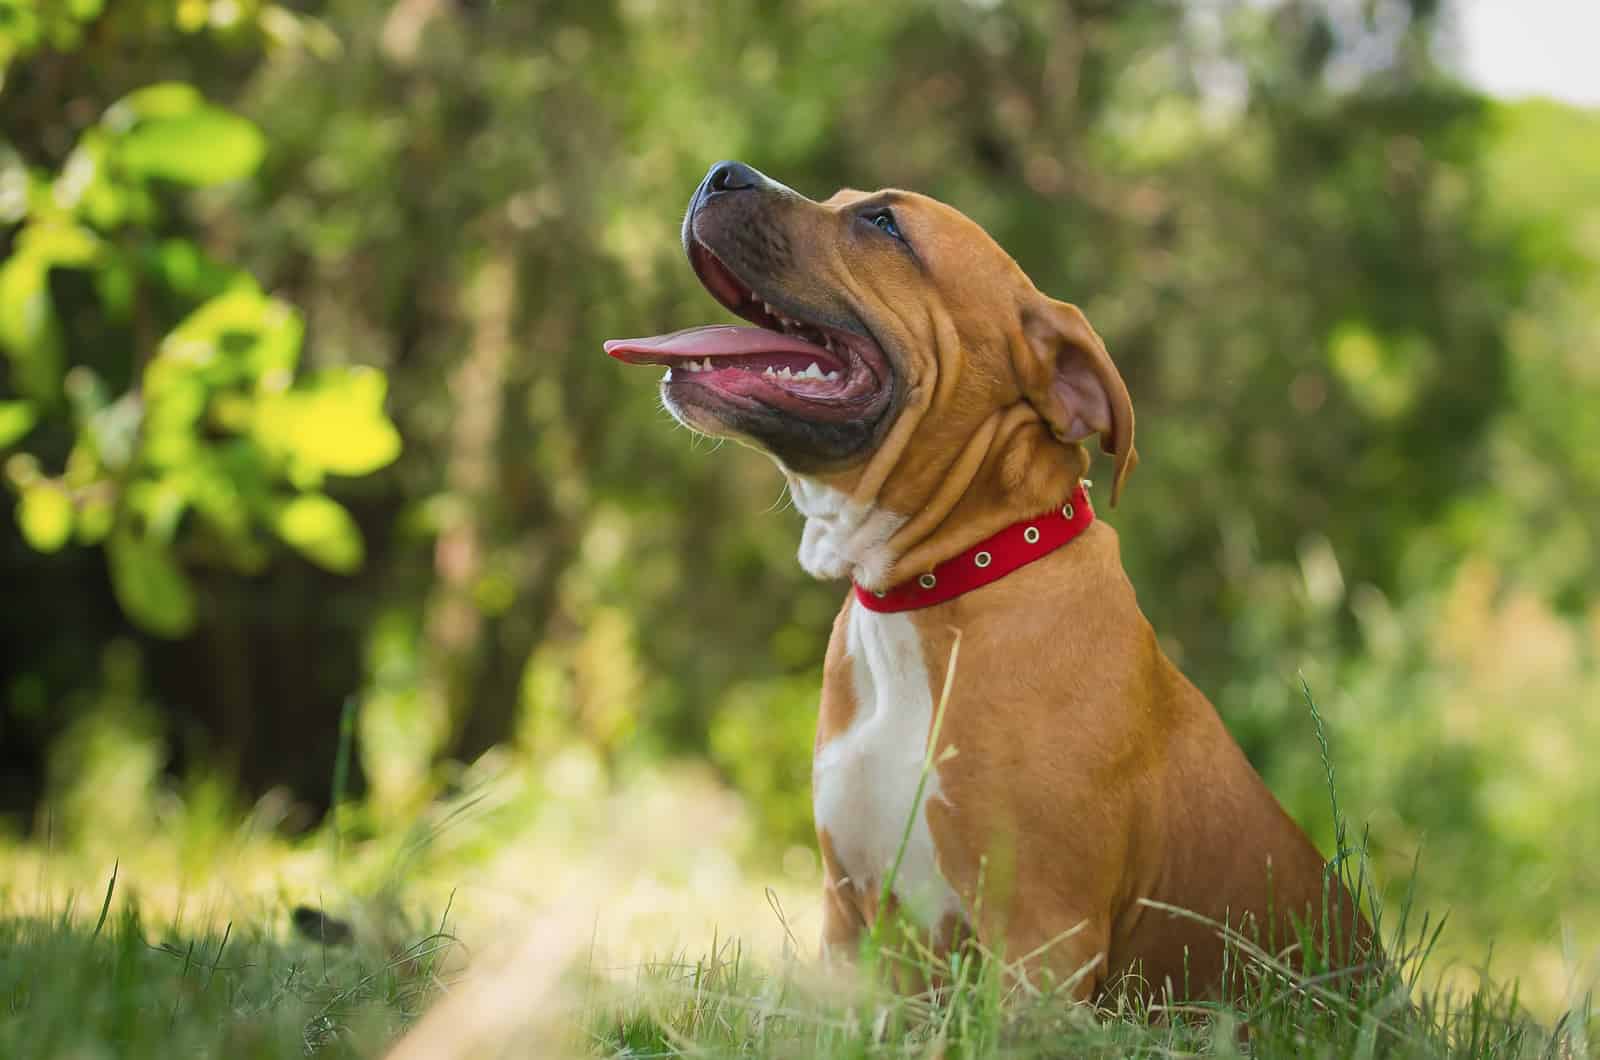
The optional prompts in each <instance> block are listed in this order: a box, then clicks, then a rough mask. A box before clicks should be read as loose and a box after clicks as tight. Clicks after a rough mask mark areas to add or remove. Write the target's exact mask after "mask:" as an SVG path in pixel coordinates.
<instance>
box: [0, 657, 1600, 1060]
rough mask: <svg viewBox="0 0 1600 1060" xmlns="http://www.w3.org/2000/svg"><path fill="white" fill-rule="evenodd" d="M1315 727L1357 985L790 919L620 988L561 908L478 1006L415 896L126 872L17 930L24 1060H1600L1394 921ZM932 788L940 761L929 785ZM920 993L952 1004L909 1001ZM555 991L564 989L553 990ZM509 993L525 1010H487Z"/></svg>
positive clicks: (399, 883)
mask: <svg viewBox="0 0 1600 1060" xmlns="http://www.w3.org/2000/svg"><path fill="white" fill-rule="evenodd" d="M951 665H952V668H953V666H954V659H952V663H951ZM944 698H945V697H941V704H940V708H941V709H940V712H941V714H942V709H943V705H944V702H943V701H944ZM1307 703H1308V706H1309V708H1310V711H1311V717H1312V723H1313V727H1314V730H1315V735H1316V738H1317V740H1318V743H1319V749H1320V750H1321V752H1322V755H1323V767H1324V770H1325V772H1326V774H1327V780H1328V793H1329V799H1330V802H1332V804H1333V812H1334V816H1335V825H1336V830H1337V832H1336V834H1337V836H1338V840H1337V842H1338V846H1339V850H1338V851H1337V852H1336V856H1335V858H1334V859H1333V861H1334V864H1335V865H1336V866H1337V867H1338V870H1339V872H1340V873H1341V875H1342V876H1343V878H1344V880H1345V881H1346V884H1347V886H1349V887H1350V888H1351V890H1352V891H1353V892H1354V893H1356V894H1357V895H1358V896H1359V897H1360V898H1361V899H1362V900H1363V901H1364V903H1365V905H1366V906H1367V908H1368V910H1369V911H1370V913H1371V916H1372V919H1373V922H1374V926H1375V928H1376V929H1377V931H1378V932H1379V934H1380V937H1381V938H1382V939H1383V940H1384V950H1385V953H1386V954H1387V958H1388V959H1387V960H1386V961H1385V962H1384V964H1383V967H1382V968H1381V969H1378V970H1377V971H1375V972H1373V974H1370V975H1367V976H1365V977H1364V978H1360V979H1359V980H1358V981H1356V982H1354V983H1352V982H1351V980H1350V979H1349V978H1348V977H1341V976H1340V975H1339V974H1338V973H1337V972H1336V971H1335V970H1334V968H1333V967H1331V966H1330V963H1329V962H1327V961H1325V960H1323V959H1321V958H1320V957H1318V956H1317V947H1316V944H1315V940H1312V939H1302V940H1301V945H1302V951H1303V952H1305V953H1308V954H1311V956H1310V957H1309V958H1308V959H1307V960H1306V961H1305V962H1304V964H1303V967H1302V968H1300V969H1299V970H1296V969H1293V968H1291V967H1289V966H1288V965H1287V964H1286V963H1284V962H1283V961H1282V960H1281V959H1280V958H1279V956H1278V955H1275V954H1272V953H1268V952H1264V951H1263V950H1262V949H1260V948H1259V947H1257V946H1255V945H1254V944H1253V943H1252V941H1251V940H1250V939H1248V938H1244V937H1241V936H1239V935H1237V934H1235V933H1228V932H1224V935H1225V938H1226V940H1227V943H1228V947H1229V954H1230V961H1231V962H1234V964H1235V965H1236V966H1238V967H1241V968H1243V969H1244V970H1245V972H1244V974H1243V976H1242V977H1241V982H1242V986H1241V987H1240V988H1239V989H1238V992H1237V994H1236V996H1233V997H1230V998H1228V999H1226V1001H1224V1002H1218V1003H1182V1004H1165V1003H1162V1002H1161V1001H1158V1000H1151V999H1149V998H1147V997H1144V996H1142V995H1141V994H1140V993H1139V992H1137V991H1134V990H1114V991H1113V992H1112V993H1111V994H1110V996H1109V997H1108V998H1106V999H1105V1000H1104V1001H1102V1002H1101V1003H1100V1004H1099V1005H1098V1006H1086V1005H1081V1004H1076V1003H1074V1002H1072V1001H1071V1000H1070V998H1069V996H1068V993H1069V991H1068V986H1069V984H1050V983H1039V982H1029V981H1026V980H1023V979H1021V978H1019V977H1018V976H1017V975H1015V974H1013V973H1012V971H1011V970H1010V969H1008V968H1007V966H1006V962H1005V960H1004V959H1003V955H1000V954H995V953H989V952H985V951H982V950H981V949H978V948H976V947H974V948H971V949H967V950H963V951H961V952H958V953H957V954H954V955H950V956H938V955H935V954H933V953H930V952H928V951H927V950H926V949H922V948H919V947H918V945H917V943H916V942H915V936H914V934H908V933H907V932H905V931H903V930H900V928H901V927H902V925H890V924H879V925H876V926H875V928H874V930H873V931H871V932H869V933H868V934H867V937H866V938H865V939H864V940H863V943H862V946H861V952H860V954H859V955H858V959H857V960H856V961H854V962H849V963H845V964H831V965H822V964H820V963H819V962H818V961H816V960H815V959H814V952H815V947H814V943H813V940H811V939H810V938H805V939H801V938H799V937H797V936H796V933H795V932H793V931H790V930H789V926H788V923H787V921H786V919H785V918H784V915H783V912H782V909H781V907H780V905H779V904H778V902H777V900H776V897H775V896H772V906H773V910H774V915H775V916H777V918H778V920H779V921H780V922H781V923H782V926H783V929H784V931H785V933H786V935H787V938H788V940H789V941H788V945H787V946H786V947H785V951H786V952H785V955H784V956H783V957H782V958H781V959H775V960H772V961H770V962H765V963H763V962H759V961H752V960H751V959H749V958H748V957H747V956H746V954H745V952H744V950H743V949H742V947H741V945H740V943H739V942H738V941H737V940H718V939H715V938H714V939H713V940H712V942H711V947H710V950H709V952H707V953H706V954H705V955H704V956H701V957H698V958H691V957H690V956H689V955H688V953H687V952H680V953H678V954H676V955H674V956H672V957H669V958H666V959H662V960H658V961H653V962H647V963H645V964H643V965H640V966H637V967H631V968H625V969H622V970H621V971H618V970H617V969H613V968H605V967H599V966H597V965H598V964H600V963H602V962H597V961H596V959H595V958H594V956H593V954H592V952H591V951H589V950H586V948H585V946H586V943H587V940H588V939H589V936H588V934H587V933H586V932H584V931H577V930H575V928H574V926H573V923H571V921H572V919H573V918H567V920H568V922H566V923H564V924H563V922H562V909H561V905H560V902H559V900H552V903H551V908H548V909H545V910H544V911H543V913H542V916H543V917H544V919H543V920H542V921H541V923H542V924H543V925H545V927H544V928H539V927H536V926H534V925H533V923H532V920H531V918H530V921H529V923H528V925H527V928H528V930H527V933H528V934H530V936H537V935H538V934H539V932H540V931H541V930H548V929H549V927H550V926H551V925H557V926H558V927H561V928H562V929H563V930H556V931H551V932H550V944H549V945H544V946H541V945H539V942H540V939H539V938H537V937H533V938H532V940H531V941H532V942H533V943H534V945H532V946H528V945H525V944H523V945H519V946H518V947H517V948H518V949H520V951H521V952H520V956H518V957H515V958H513V959H511V960H510V961H499V962H497V961H496V959H494V957H493V956H488V957H485V958H484V959H483V960H482V961H481V962H479V966H478V968H477V971H476V974H475V975H472V976H468V977H466V978H464V979H460V980H459V982H457V981H456V980H457V978H458V976H459V974H460V966H461V963H462V962H461V960H460V958H461V957H462V956H463V954H462V952H461V950H460V948H459V947H458V945H457V942H456V940H455V938H454V937H453V934H452V931H451V930H449V927H448V921H447V920H446V919H445V918H439V919H438V920H437V921H436V923H437V926H436V927H433V928H429V927H424V926H420V925H421V922H416V923H417V926H413V927H411V928H405V927H396V926H395V923H396V922H397V921H399V920H401V919H402V917H401V915H400V914H398V913H396V912H395V911H394V910H395V909H397V908H399V907H400V905H399V903H398V901H397V899H396V895H399V894H403V892H404V891H405V889H406V887H407V885H406V882H405V880H404V879H403V878H396V876H394V875H388V874H385V875H384V876H383V877H382V879H383V880H384V883H383V888H382V890H383V897H382V899H381V901H375V902H373V903H372V904H373V905H374V906H376V907H378V908H379V909H380V910H381V912H380V914H379V915H378V917H376V918H373V917H368V918H367V920H363V919H361V918H360V917H359V916H358V917H357V919H356V920H355V926H356V929H355V933H354V937H355V941H354V942H353V943H352V944H348V945H329V944H323V943H320V942H318V941H314V940H312V939H308V938H305V937H304V934H303V932H297V931H296V930H294V928H293V926H292V918H291V915H290V913H289V910H288V908H287V906H286V905H283V904H281V903H280V904H278V905H276V906H272V905H271V903H267V904H266V905H267V906H268V907H267V908H266V909H265V911H264V912H261V913H259V914H258V915H255V916H252V917H237V916H236V918H235V919H233V920H231V921H220V922H212V921H207V922H205V923H204V924H203V926H201V927H199V928H198V929H196V928H193V927H190V928H186V927H185V926H184V922H183V921H184V917H183V916H182V914H181V913H180V914H179V915H177V916H176V917H174V918H173V921H172V922H171V923H165V924H162V925H159V926H153V925H151V924H149V923H146V922H145V921H143V920H142V919H141V915H140V912H139V908H140V906H139V902H138V900H137V899H136V898H133V897H130V896H128V895H126V894H124V893H122V892H123V891H125V890H126V889H127V888H128V886H129V885H128V884H127V883H126V882H122V883H119V881H118V876H117V873H116V872H115V871H113V873H112V874H111V876H110V879H109V880H108V881H107V884H106V886H105V888H104V890H103V892H101V891H98V890H97V892H96V893H95V895H94V896H93V899H92V901H90V902H84V903H82V904H80V905H79V906H78V907H76V908H74V906H73V905H72V904H71V903H68V905H67V906H66V907H65V908H60V909H56V910H53V911H51V910H46V911H44V912H42V913H38V914H35V915H23V914H18V913H16V912H12V913H10V914H8V915H6V916H4V917H3V918H0V1057H7V1058H9V1057H74V1058H76V1057H118V1058H123V1057H126V1058H132V1060H137V1058H142V1057H152V1058H155V1057H160V1058H166V1057H177V1056H195V1057H201V1056H207V1057H209V1056H217V1057H230V1058H232V1057H240V1058H275V1057H304V1056H319V1057H323V1056H326V1057H342V1056H373V1055H378V1054H381V1053H382V1052H383V1051H384V1049H385V1047H386V1046H387V1045H388V1044H389V1043H390V1042H392V1041H393V1040H395V1039H396V1038H397V1037H399V1036H400V1035H401V1034H403V1033H404V1032H405V1031H406V1029H407V1028H408V1027H409V1026H410V1025H411V1024H413V1023H414V1022H415V1021H416V1020H417V1019H418V1017H419V1016H421V1015H422V1014H423V1013H424V1012H426V1010H427V1009H428V1008H429V1007H430V1006H431V1005H433V1004H435V1003H436V1002H437V1001H439V1000H440V999H441V998H442V997H444V996H446V994H447V993H452V994H453V995H454V996H453V998H452V1000H453V1001H455V1002H460V1001H462V1000H463V999H465V1000H467V1001H468V1002H471V1001H472V999H473V998H475V997H477V996H479V995H481V997H482V1002H481V1004H478V1005H477V1006H476V1007H474V1005H473V1004H471V1003H469V1004H466V1005H464V1006H462V1007H459V1008H457V1009H456V1010H454V1012H453V1013H452V1015H451V1017H450V1019H452V1020H455V1021H456V1022H455V1023H454V1024H452V1023H449V1022H446V1024H445V1026H446V1030H447V1034H446V1035H445V1039H446V1040H454V1038H455V1032H456V1030H457V1029H458V1028H460V1029H462V1030H465V1029H467V1028H468V1027H477V1028H479V1029H480V1030H481V1029H482V1028H483V1027H492V1028H495V1035H496V1039H495V1040H496V1041H498V1042H499V1043H500V1044H499V1045H498V1046H496V1048H495V1049H493V1050H492V1051H490V1052H488V1053H474V1054H470V1055H493V1056H525V1057H539V1058H543V1057H554V1056H560V1055H574V1056H578V1055H589V1056H604V1057H630V1058H637V1057H678V1056H685V1057H766V1056H772V1057H795V1058H811V1057H826V1058H835V1057H840V1058H844V1057H902V1056H904V1057H913V1056H914V1057H952V1058H953V1057H974V1058H978V1057H1016V1058H1030V1057H1056V1056H1072V1057H1077V1056H1107V1057H1111V1056H1116V1057H1121V1056H1151V1057H1156V1056H1159V1057H1174V1056H1199V1055H1208V1056H1235V1055H1248V1056H1255V1057H1297V1058H1298V1057H1316V1056H1326V1057H1426V1058H1435V1057H1439V1058H1443V1057H1463V1058H1465V1057H1526V1058H1530V1060H1532V1058H1546V1057H1548V1058H1567V1057H1597V1058H1600V1024H1597V1022H1596V1020H1595V1013H1594V1007H1593V999H1592V997H1590V996H1581V997H1576V998H1573V999H1571V1001H1570V1003H1569V1006H1568V1010H1567V1011H1566V1012H1565V1014H1564V1015H1562V1016H1560V1017H1559V1018H1558V1019H1555V1020H1552V1021H1548V1022H1540V1021H1537V1020H1535V1019H1534V1018H1532V1017H1531V1016H1530V1015H1529V1014H1528V1013H1527V1012H1526V1011H1525V1010H1524V1009H1523V1008H1522V1007H1521V1006H1520V1005H1519V1003H1518V996H1517V992H1516V987H1515V985H1514V984H1500V985H1497V984H1496V983H1495V982H1494V981H1493V979H1492V978H1491V977H1490V976H1489V975H1488V974H1487V971H1485V972H1484V973H1483V974H1482V975H1481V977H1480V978H1479V980H1478V983H1479V985H1478V986H1477V987H1476V988H1475V989H1470V990H1464V991H1463V990H1460V989H1453V988H1452V987H1451V986H1449V985H1448V984H1452V983H1459V982H1460V981H1461V978H1460V976H1459V975H1455V974H1451V973H1452V972H1455V971H1458V970H1454V969H1449V968H1440V967H1438V966H1437V965H1438V963H1439V962H1438V961H1437V959H1436V958H1435V957H1434V953H1435V949H1434V947H1435V943H1436V942H1437V941H1438V939H1439V936H1440V933H1441V931H1442V930H1443V924H1442V923H1439V922H1436V921H1434V920H1433V919H1432V918H1431V917H1430V916H1428V915H1426V914H1425V913H1422V912H1421V911H1419V910H1417V909H1416V902H1415V893H1416V890H1415V886H1414V884H1415V871H1414V872H1413V877H1412V880H1411V881H1410V884H1411V885H1409V886H1407V887H1406V888H1405V890H1404V893H1403V894H1401V896H1400V897H1399V899H1398V900H1397V901H1396V902H1394V903H1393V905H1392V908H1386V907H1385V904H1384V903H1383V902H1382V901H1380V900H1379V899H1378V896H1377V894H1376V893H1375V892H1374V890H1373V888H1372V886H1371V875H1370V873H1369V872H1368V870H1367V856H1366V850H1365V847H1364V844H1363V845H1362V846H1357V847H1351V846H1349V845H1348V840H1347V830H1346V828H1345V822H1344V820H1343V818H1342V816H1341V815H1340V813H1339V809H1338V803H1337V792H1336V789H1335V787H1334V784H1333V769H1332V756H1331V754H1330V752H1329V748H1328V743H1327V739H1326V735H1325V734H1324V733H1323V731H1322V724H1321V717H1320V715H1319V714H1318V712H1317V709H1316V705H1315V703H1314V702H1312V701H1311V697H1310V695H1309V692H1308V693H1307ZM935 724H936V725H937V722H936V723H935ZM932 767H933V762H932V760H931V759H930V760H929V761H927V763H926V764H925V766H924V769H925V773H926V771H928V770H931V769H932ZM468 801H469V803H470V802H471V801H472V800H470V799H469V800H468ZM445 820H446V821H447V822H458V821H459V820H460V814H459V813H457V812H452V813H450V814H448V815H446V817H445ZM441 827H442V826H441ZM430 835H433V833H430ZM434 838H435V839H437V836H436V835H435V836H434ZM16 891H17V887H16V885H15V884H13V885H12V892H11V893H0V909H11V910H17V909H28V908H30V907H29V906H28V905H27V904H26V903H27V902H28V901H29V899H28V898H27V896H25V895H19V894H18V893H16ZM113 897H116V898H117V899H119V904H117V905H115V906H114V904H113ZM882 904H884V905H886V904H887V903H882ZM180 908H181V907H180ZM449 915H450V914H449V911H448V910H447V911H446V917H448V916H449ZM577 921H578V922H579V924H580V926H581V922H582V917H581V916H579V917H578V918H577ZM1219 930H1221V929H1220V928H1219ZM557 936H559V937H560V941H557ZM450 958H454V959H453V960H448V963H447V959H450ZM519 962H520V963H519ZM530 962H532V963H530ZM446 968H449V969H450V971H448V972H446V971H445V969H446ZM908 973H909V978H912V979H915V980H917V981H937V982H940V983H942V984H943V985H942V986H941V987H940V988H938V989H936V990H928V991H922V992H908V991H906V990H902V989H896V988H895V987H894V986H893V984H894V983H897V982H899V983H903V982H905V981H907V979H908ZM536 980H539V981H543V982H545V983H546V985H545V986H542V987H533V986H532V985H531V984H532V983H534V982H535V981H536ZM550 983H560V984H561V985H560V986H557V987H551V986H550V985H549V984H550ZM496 984H497V985H500V986H502V987H504V986H505V985H508V984H509V985H511V986H512V989H510V990H505V989H501V990H498V991H496V990H494V989H491V988H486V985H487V986H490V987H492V986H493V985H496ZM517 984H530V985H529V987H528V988H527V989H518V988H517ZM442 1011H451V1010H448V1009H447V1010H442ZM461 1013H465V1016H462V1015H461ZM519 1028H520V1032H519V1031H518V1029H519ZM502 1032H504V1033H502ZM563 1049H565V1052H564V1053H563V1051H562V1050H563Z"/></svg>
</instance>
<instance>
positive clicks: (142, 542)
mask: <svg viewBox="0 0 1600 1060" xmlns="http://www.w3.org/2000/svg"><path fill="white" fill-rule="evenodd" d="M106 561H107V562H108V563H109V565H110V568H111V588H112V590H113V591H114V592H115V593H116V596H117V602H118V603H120V604H121V605H122V609H123V610H124V611H125V612H127V614H128V617H129V618H131V619H133V621H134V622H135V623H137V624H138V625H139V626H141V627H143V628H144V629H146V630H149V631H150V632H151V633H154V634H156V635H157V636H162V637H173V638H176V637H181V636H183V635H184V634H186V633H188V632H189V630H191V629H193V628H194V618H195V603H194V589H193V587H191V586H190V584H189V579H188V578H187V577H186V576H185V575H184V573H183V571H182V569H180V568H179V567H178V564H177V563H176V561H174V560H173V558H172V553H171V552H169V551H168V550H167V547H166V546H165V545H163V544H161V543H160V542H157V541H153V540H151V539H149V538H145V537H141V536H138V535H135V534H133V533H131V532H130V531H128V530H119V531H116V532H115V533H113V534H112V535H111V536H110V537H109V538H108V539H107V540H106Z"/></svg>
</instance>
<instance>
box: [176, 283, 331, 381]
mask: <svg viewBox="0 0 1600 1060" xmlns="http://www.w3.org/2000/svg"><path fill="white" fill-rule="evenodd" d="M304 335H305V322H304V321H303V320H302V319H301V318H300V314H299V313H297V312H296V311H295V309H294V307H293V306H291V305H289V304H288V303H287V302H284V301H283V300H281V299H278V298H269V297H267V296H266V295H263V294H262V293H261V292H260V291H259V290H257V289H256V288H255V286H254V283H253V281H252V282H251V283H250V284H249V285H242V286H238V287H234V288H232V289H231V290H228V291H225V292H223V293H222V294H219V295H217V296H216V297H215V298H212V299H210V300H209V301H207V302H206V303H205V304H204V305H202V306H200V307H199V308H198V309H196V310H195V311H194V312H192V313H190V314H189V315H188V316H187V317H185V318H184V319H183V321H182V323H180V324H179V325H178V326H177V327H175V328H173V329H172V331H171V332H169V333H168V335H167V337H166V338H164V339H162V340H161V346H160V348H159V349H158V350H157V351H156V354H157V356H156V359H155V360H154V361H152V362H151V364H150V368H149V369H148V370H147V373H146V376H145V387H146V389H147V390H148V391H150V392H151V393H160V392H162V391H163V390H164V389H166V386H167V384H168V382H169V381H170V380H171V379H172V378H173V377H174V376H177V375H186V374H189V373H193V372H199V373H201V374H202V376H203V378H205V379H206V380H207V381H208V382H211V383H214V384H235V383H246V384H250V385H254V384H256V383H261V382H270V383H275V384H276V386H277V387H278V388H279V389H282V387H283V386H285V385H286V384H287V383H288V381H289V373H290V372H291V371H293V369H294V366H295V362H296V361H297V360H298V359H299V356H300V342H301V339H302V337H303V336H304Z"/></svg>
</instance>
